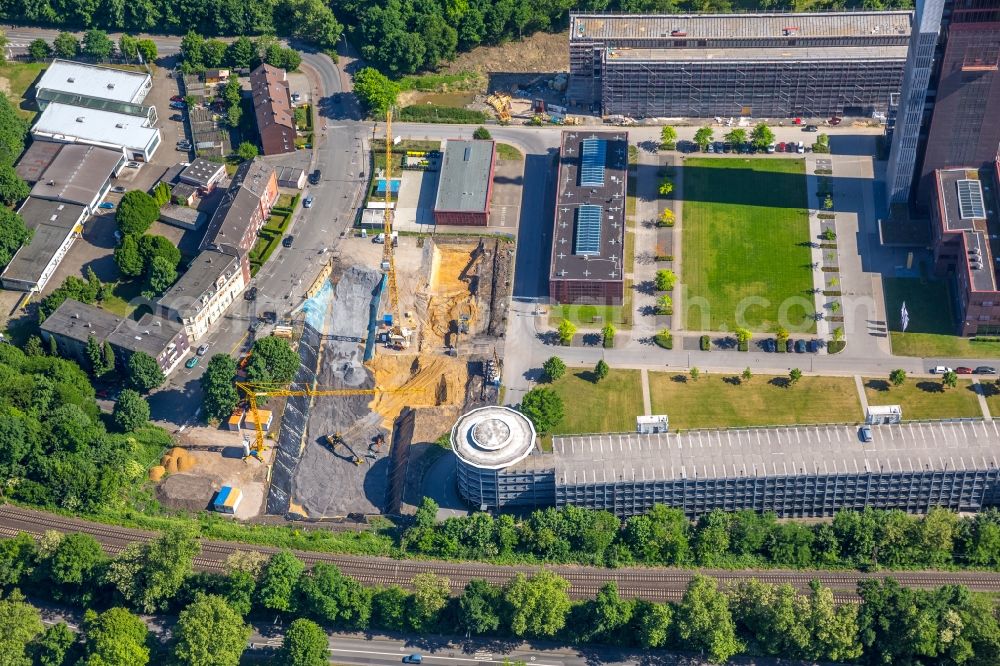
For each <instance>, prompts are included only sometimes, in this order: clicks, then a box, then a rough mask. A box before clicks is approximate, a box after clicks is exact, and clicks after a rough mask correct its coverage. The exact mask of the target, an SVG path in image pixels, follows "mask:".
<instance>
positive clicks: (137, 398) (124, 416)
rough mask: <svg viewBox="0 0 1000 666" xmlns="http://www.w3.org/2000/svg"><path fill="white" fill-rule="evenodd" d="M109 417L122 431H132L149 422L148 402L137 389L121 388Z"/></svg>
mask: <svg viewBox="0 0 1000 666" xmlns="http://www.w3.org/2000/svg"><path fill="white" fill-rule="evenodd" d="M111 418H112V420H113V421H114V422H115V426H117V427H118V429H119V430H121V431H122V432H134V431H136V430H138V429H139V428H141V427H142V426H144V425H146V424H147V423H149V403H148V402H146V399H145V398H143V397H142V396H141V395H139V392H138V391H133V390H132V389H123V390H122V392H121V393H120V394H119V395H118V401H117V402H115V408H114V411H113V412H112V414H111Z"/></svg>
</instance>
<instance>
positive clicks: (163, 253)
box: [138, 234, 181, 268]
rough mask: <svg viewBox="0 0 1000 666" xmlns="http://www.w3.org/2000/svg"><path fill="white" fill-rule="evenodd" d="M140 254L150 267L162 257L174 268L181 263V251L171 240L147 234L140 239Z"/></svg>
mask: <svg viewBox="0 0 1000 666" xmlns="http://www.w3.org/2000/svg"><path fill="white" fill-rule="evenodd" d="M138 242H139V254H140V255H141V256H142V261H143V263H144V264H145V265H146V266H147V267H148V266H149V265H150V264H152V263H153V260H154V259H156V258H157V257H162V258H163V259H165V260H166V261H167V263H169V264H170V266H172V267H173V268H177V266H178V265H180V263H181V251H180V250H179V249H177V246H176V245H174V243H173V242H171V240H170V239H169V238H166V237H165V236H156V235H150V234H146V235H143V236H140V237H139V241H138Z"/></svg>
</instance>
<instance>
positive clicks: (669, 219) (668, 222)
mask: <svg viewBox="0 0 1000 666" xmlns="http://www.w3.org/2000/svg"><path fill="white" fill-rule="evenodd" d="M674 220H675V217H674V211H672V210H670V209H669V208H664V209H663V212H661V213H660V217H659V218H658V219H657V220H656V225H657V226H659V227H672V226H674Z"/></svg>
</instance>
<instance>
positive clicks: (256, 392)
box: [236, 382, 424, 462]
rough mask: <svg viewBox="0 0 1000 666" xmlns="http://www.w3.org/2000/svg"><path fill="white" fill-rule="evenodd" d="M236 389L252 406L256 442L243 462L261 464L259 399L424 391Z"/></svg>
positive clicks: (256, 386)
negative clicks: (254, 459) (249, 461)
mask: <svg viewBox="0 0 1000 666" xmlns="http://www.w3.org/2000/svg"><path fill="white" fill-rule="evenodd" d="M236 388H238V389H239V390H241V391H243V394H244V395H245V396H246V399H247V403H248V404H249V406H250V413H251V414H253V420H254V431H255V432H254V441H253V443H252V444H251V445H250V450H249V452H248V453H247V455H245V456H244V457H243V462H246V460H247V458H256V459H257V460H259V461H260V462H264V451H266V450H267V447H266V446H264V427H263V426H262V425H261V422H260V411H259V409H258V406H257V398H281V397H291V396H303V395H304V396H310V397H318V396H351V395H378V394H380V393H418V392H421V391H424V389H421V388H397V389H383V388H379V387H375V388H368V389H343V388H337V389H331V388H323V387H320V386H307V387H305V388H298V389H297V388H293V387H292V386H290V385H289V384H276V383H249V382H236Z"/></svg>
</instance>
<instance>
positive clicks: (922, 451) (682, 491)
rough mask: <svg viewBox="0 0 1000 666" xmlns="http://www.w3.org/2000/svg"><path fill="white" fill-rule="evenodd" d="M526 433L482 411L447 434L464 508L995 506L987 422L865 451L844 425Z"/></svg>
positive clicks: (882, 430) (512, 420)
mask: <svg viewBox="0 0 1000 666" xmlns="http://www.w3.org/2000/svg"><path fill="white" fill-rule="evenodd" d="M525 422H527V419H526V418H524V417H523V416H522V415H520V414H519V413H517V412H514V411H513V410H509V409H506V408H502V407H489V408H485V409H481V410H475V411H473V412H469V413H468V414H466V415H465V416H463V417H462V418H461V419H460V420H459V422H458V423H457V424H456V425H455V428H454V429H453V430H452V435H451V442H452V448H453V450H454V451H455V454H456V457H457V464H458V491H459V494H460V495H461V496H462V497H463V498H464V499H465V500H466V501H467V502H468V503H469V504H470V505H471V506H473V507H476V508H483V509H488V510H502V509H518V508H521V509H523V508H536V507H548V506H556V507H562V506H566V505H573V506H580V507H586V508H591V509H604V510H607V511H611V512H613V513H614V514H615V515H617V516H619V517H622V518H626V517H628V516H632V515H636V514H641V513H644V512H646V511H648V510H649V509H650V508H651V507H652V506H653V505H654V504H665V505H667V506H672V507H676V508H680V509H683V510H684V512H685V513H686V514H687V515H688V516H690V517H692V518H696V517H698V516H702V515H704V514H706V513H708V512H710V511H712V510H714V509H722V510H726V511H738V510H743V509H750V510H754V511H773V512H775V513H776V514H777V515H778V516H779V517H786V518H802V517H818V516H830V515H833V513H834V512H836V511H838V510H840V509H861V508H864V507H873V508H882V509H902V510H905V511H908V512H911V513H923V512H926V511H927V510H928V509H929V508H930V507H934V506H941V507H946V508H949V509H952V510H955V511H977V510H979V509H981V508H983V507H986V506H996V505H998V504H1000V461H998V451H1000V448H998V447H1000V427H998V426H997V425H996V422H986V421H960V422H948V423H942V422H938V423H905V424H902V425H875V426H871V429H872V433H873V439H872V441H871V442H862V441H861V440H860V438H859V437H858V428H857V426H853V425H842V426H790V427H782V428H757V429H751V430H701V431H686V432H684V433H657V434H636V433H621V434H604V435H573V436H565V437H555V438H553V442H552V449H553V450H552V452H551V453H541V452H540V451H539V450H538V449H537V448H536V447H535V445H534V432H533V431H531V430H529V429H528V427H527V425H530V423H527V425H526V423H525Z"/></svg>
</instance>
